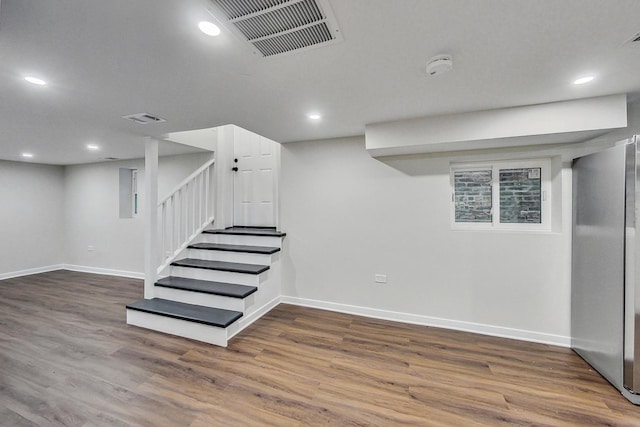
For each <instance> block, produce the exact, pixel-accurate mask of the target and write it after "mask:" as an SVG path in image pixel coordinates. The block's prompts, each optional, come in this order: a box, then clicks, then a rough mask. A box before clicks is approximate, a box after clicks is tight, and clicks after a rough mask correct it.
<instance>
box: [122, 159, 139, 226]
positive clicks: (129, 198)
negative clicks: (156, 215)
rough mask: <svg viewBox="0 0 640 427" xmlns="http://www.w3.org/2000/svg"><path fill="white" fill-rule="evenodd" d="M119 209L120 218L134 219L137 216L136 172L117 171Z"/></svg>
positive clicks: (127, 170)
mask: <svg viewBox="0 0 640 427" xmlns="http://www.w3.org/2000/svg"><path fill="white" fill-rule="evenodd" d="M118 178H119V186H118V187H119V194H118V196H119V197H118V198H119V209H120V218H121V219H127V218H136V217H137V216H138V210H139V209H138V208H139V198H138V170H137V169H128V168H120V169H119V176H118Z"/></svg>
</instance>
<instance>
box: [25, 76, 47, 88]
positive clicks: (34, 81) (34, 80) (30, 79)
mask: <svg viewBox="0 0 640 427" xmlns="http://www.w3.org/2000/svg"><path fill="white" fill-rule="evenodd" d="M24 79H25V80H26V81H28V82H29V83H31V84H34V85H38V86H44V85H46V84H47V82H45V81H44V80H42V79H40V78H38V77H34V76H25V77H24Z"/></svg>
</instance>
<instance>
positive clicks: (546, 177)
mask: <svg viewBox="0 0 640 427" xmlns="http://www.w3.org/2000/svg"><path fill="white" fill-rule="evenodd" d="M537 168H540V191H541V194H540V197H541V212H540V223H502V222H500V171H501V170H507V169H537ZM480 170H491V171H492V172H491V222H463V221H456V194H455V179H454V175H455V173H456V172H460V171H480ZM449 181H450V189H451V199H450V222H451V228H452V229H453V230H484V231H486V230H496V231H500V230H502V231H538V232H548V231H551V159H527V160H499V161H485V162H468V163H451V166H450V171H449Z"/></svg>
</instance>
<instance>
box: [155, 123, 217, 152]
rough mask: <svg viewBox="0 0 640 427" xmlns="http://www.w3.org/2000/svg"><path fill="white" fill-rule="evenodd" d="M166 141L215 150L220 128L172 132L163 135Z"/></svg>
mask: <svg viewBox="0 0 640 427" xmlns="http://www.w3.org/2000/svg"><path fill="white" fill-rule="evenodd" d="M163 138H164V139H165V140H166V141H171V142H175V143H178V144H182V145H188V146H190V147H197V148H202V149H203V150H209V151H215V149H216V144H217V141H218V128H217V127H215V128H205V129H195V130H185V131H181V132H171V133H168V134H166V135H164V136H163Z"/></svg>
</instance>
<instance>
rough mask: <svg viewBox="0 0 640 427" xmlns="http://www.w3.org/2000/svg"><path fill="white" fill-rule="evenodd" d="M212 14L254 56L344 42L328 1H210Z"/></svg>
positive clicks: (291, 51) (270, 55)
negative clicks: (245, 45)
mask: <svg viewBox="0 0 640 427" xmlns="http://www.w3.org/2000/svg"><path fill="white" fill-rule="evenodd" d="M210 2H211V4H212V6H213V8H214V10H213V14H214V15H215V16H216V17H218V18H219V20H220V21H221V22H223V23H224V25H225V27H226V28H227V29H229V30H230V31H231V32H233V33H234V34H235V35H236V36H238V37H239V38H240V39H241V40H244V41H246V42H247V43H249V45H250V46H251V49H252V50H253V52H254V53H256V54H259V55H261V56H263V57H272V56H277V55H283V54H288V53H297V52H302V51H304V50H308V49H312V48H317V47H322V46H327V45H329V44H333V43H337V42H340V41H342V35H341V33H340V29H339V28H338V24H337V22H336V19H335V17H334V15H333V11H332V10H331V6H330V5H329V1H328V0H251V1H247V0H210Z"/></svg>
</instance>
